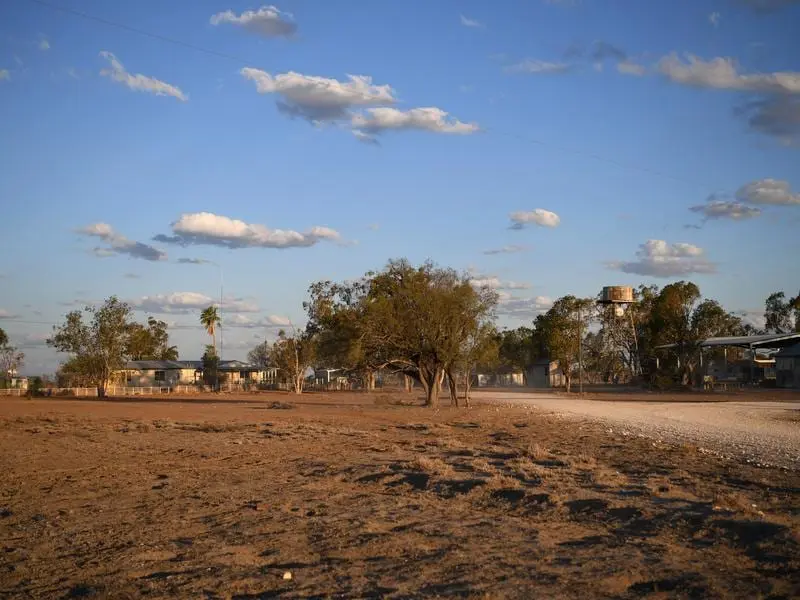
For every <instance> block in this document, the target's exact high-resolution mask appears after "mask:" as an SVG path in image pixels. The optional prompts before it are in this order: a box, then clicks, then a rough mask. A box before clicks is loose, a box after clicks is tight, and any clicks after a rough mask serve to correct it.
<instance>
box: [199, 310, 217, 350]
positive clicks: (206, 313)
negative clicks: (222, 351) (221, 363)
mask: <svg viewBox="0 0 800 600" xmlns="http://www.w3.org/2000/svg"><path fill="white" fill-rule="evenodd" d="M200 323H201V324H202V325H203V327H205V330H206V333H208V335H210V336H211V345H212V346H213V347H214V354H216V353H217V352H216V351H217V327H219V326H220V325H221V324H222V321H221V320H220V318H219V312H218V311H217V307H216V306H209V307H208V308H206V309H203V312H201V313H200Z"/></svg>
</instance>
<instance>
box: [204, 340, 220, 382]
mask: <svg viewBox="0 0 800 600" xmlns="http://www.w3.org/2000/svg"><path fill="white" fill-rule="evenodd" d="M202 360H203V383H204V384H205V385H213V386H216V385H217V384H218V383H219V379H218V376H219V356H217V349H216V348H215V347H214V346H213V345H211V344H209V345H207V346H206V350H205V352H203V358H202Z"/></svg>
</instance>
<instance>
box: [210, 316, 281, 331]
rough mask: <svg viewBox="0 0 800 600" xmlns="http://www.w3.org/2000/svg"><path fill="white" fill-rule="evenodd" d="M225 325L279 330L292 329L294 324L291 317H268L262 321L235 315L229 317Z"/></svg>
mask: <svg viewBox="0 0 800 600" xmlns="http://www.w3.org/2000/svg"><path fill="white" fill-rule="evenodd" d="M223 325H227V326H228V327H239V328H243V329H279V328H281V327H290V326H291V325H292V322H291V320H290V319H289V317H282V316H280V315H268V316H266V317H263V318H261V319H253V318H251V317H248V316H247V315H242V314H235V315H231V316H230V317H228V318H227V319H226V320H225V322H224V323H223Z"/></svg>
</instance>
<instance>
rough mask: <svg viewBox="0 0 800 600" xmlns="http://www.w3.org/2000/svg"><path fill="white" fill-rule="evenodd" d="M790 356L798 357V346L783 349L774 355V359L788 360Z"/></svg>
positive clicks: (799, 349) (799, 352)
mask: <svg viewBox="0 0 800 600" xmlns="http://www.w3.org/2000/svg"><path fill="white" fill-rule="evenodd" d="M792 356H800V344H795V345H794V346H789V347H788V348H784V349H783V350H781V351H780V352H778V353H777V354H776V355H775V357H776V358H789V357H792Z"/></svg>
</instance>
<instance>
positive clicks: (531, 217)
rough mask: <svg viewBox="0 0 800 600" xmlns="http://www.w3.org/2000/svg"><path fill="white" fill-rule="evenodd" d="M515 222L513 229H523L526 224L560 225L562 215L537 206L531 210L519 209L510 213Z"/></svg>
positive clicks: (541, 225)
mask: <svg viewBox="0 0 800 600" xmlns="http://www.w3.org/2000/svg"><path fill="white" fill-rule="evenodd" d="M509 217H510V218H511V221H512V222H513V224H512V225H511V229H523V228H524V227H525V226H526V225H538V226H540V227H558V225H559V224H560V223H561V217H559V216H558V215H557V214H556V213H554V212H551V211H549V210H545V209H543V208H535V209H533V210H530V211H517V212H513V213H511V214H510V215H509Z"/></svg>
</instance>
